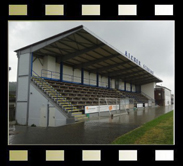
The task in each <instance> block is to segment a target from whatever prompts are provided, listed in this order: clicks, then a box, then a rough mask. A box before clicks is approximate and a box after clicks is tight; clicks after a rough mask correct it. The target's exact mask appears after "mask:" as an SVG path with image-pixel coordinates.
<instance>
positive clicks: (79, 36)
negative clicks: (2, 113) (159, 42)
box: [15, 26, 162, 127]
mask: <svg viewBox="0 0 183 166" xmlns="http://www.w3.org/2000/svg"><path fill="white" fill-rule="evenodd" d="M15 52H17V56H18V71H17V82H18V83H17V95H16V96H17V101H16V105H17V106H16V120H17V122H18V123H19V124H23V125H32V124H35V125H36V126H44V127H45V126H61V125H65V124H68V123H74V122H76V121H83V120H86V119H88V117H87V116H86V108H87V109H88V108H90V109H91V110H97V109H96V108H97V106H98V105H99V104H100V105H106V102H105V101H101V102H100V103H99V100H100V98H110V99H119V100H118V102H119V103H120V99H125V100H127V99H133V101H134V106H138V104H143V105H144V104H145V103H146V104H148V103H149V106H151V105H152V103H154V87H155V85H156V83H157V82H162V80H160V79H159V78H157V77H155V76H154V75H153V73H152V72H149V71H147V70H145V69H144V68H143V67H142V66H141V64H140V61H137V59H135V58H134V60H132V58H133V57H132V56H131V57H130V58H129V56H127V55H126V54H125V55H124V54H123V53H120V52H119V51H116V49H114V48H113V47H112V46H110V45H109V44H107V43H106V42H105V41H103V40H102V39H100V38H99V37H97V36H96V35H94V34H93V33H92V32H90V31H89V30H88V29H86V28H85V27H83V26H78V27H75V28H73V29H70V30H68V31H65V32H63V33H60V34H58V35H55V36H52V37H50V38H47V39H45V40H42V41H39V42H37V43H34V44H31V45H29V46H26V47H23V48H20V49H18V50H16V51H15ZM108 104H110V105H111V108H112V105H115V104H116V102H115V100H108ZM87 111H89V110H87ZM104 111H108V110H105V109H104ZM89 113H94V112H89ZM95 113H97V112H95Z"/></svg>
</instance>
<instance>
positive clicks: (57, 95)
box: [32, 70, 74, 111]
mask: <svg viewBox="0 0 183 166" xmlns="http://www.w3.org/2000/svg"><path fill="white" fill-rule="evenodd" d="M32 76H33V77H34V76H35V77H37V78H39V81H41V83H42V85H43V83H46V84H47V85H48V86H49V88H50V90H52V92H54V93H55V92H56V98H57V99H56V103H57V104H58V100H59V97H61V98H63V99H65V97H64V96H62V95H61V94H60V93H59V92H57V91H55V89H54V88H53V87H52V86H51V85H50V84H49V83H48V82H46V81H45V80H44V79H42V77H40V76H39V75H38V74H37V73H36V72H35V71H33V70H32ZM65 101H66V102H67V103H68V104H70V105H71V106H72V109H74V106H73V105H72V104H71V103H70V102H69V101H67V100H65ZM62 109H64V110H65V111H66V109H65V108H64V107H62Z"/></svg>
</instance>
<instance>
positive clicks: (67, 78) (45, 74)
mask: <svg viewBox="0 0 183 166" xmlns="http://www.w3.org/2000/svg"><path fill="white" fill-rule="evenodd" d="M41 77H42V78H47V79H53V80H60V73H59V72H56V71H51V70H46V69H42V70H41ZM63 82H71V83H78V84H81V77H80V76H74V75H70V74H63ZM83 84H84V85H90V86H96V85H97V80H94V79H90V78H84V79H83ZM98 85H99V86H100V87H104V88H108V83H107V82H102V81H99V84H98Z"/></svg>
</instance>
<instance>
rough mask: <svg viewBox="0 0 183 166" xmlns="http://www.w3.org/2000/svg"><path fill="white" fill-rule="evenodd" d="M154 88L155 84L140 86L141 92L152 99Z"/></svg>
mask: <svg viewBox="0 0 183 166" xmlns="http://www.w3.org/2000/svg"><path fill="white" fill-rule="evenodd" d="M154 88H155V83H154V82H152V83H149V84H145V85H142V86H141V92H143V93H145V94H146V95H148V96H150V97H151V98H152V99H154Z"/></svg>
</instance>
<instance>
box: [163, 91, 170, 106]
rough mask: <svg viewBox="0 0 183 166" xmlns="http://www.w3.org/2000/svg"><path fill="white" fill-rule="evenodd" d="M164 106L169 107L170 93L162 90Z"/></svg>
mask: <svg viewBox="0 0 183 166" xmlns="http://www.w3.org/2000/svg"><path fill="white" fill-rule="evenodd" d="M164 95H165V96H164V99H165V106H168V105H171V91H170V90H168V89H166V88H164Z"/></svg>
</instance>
